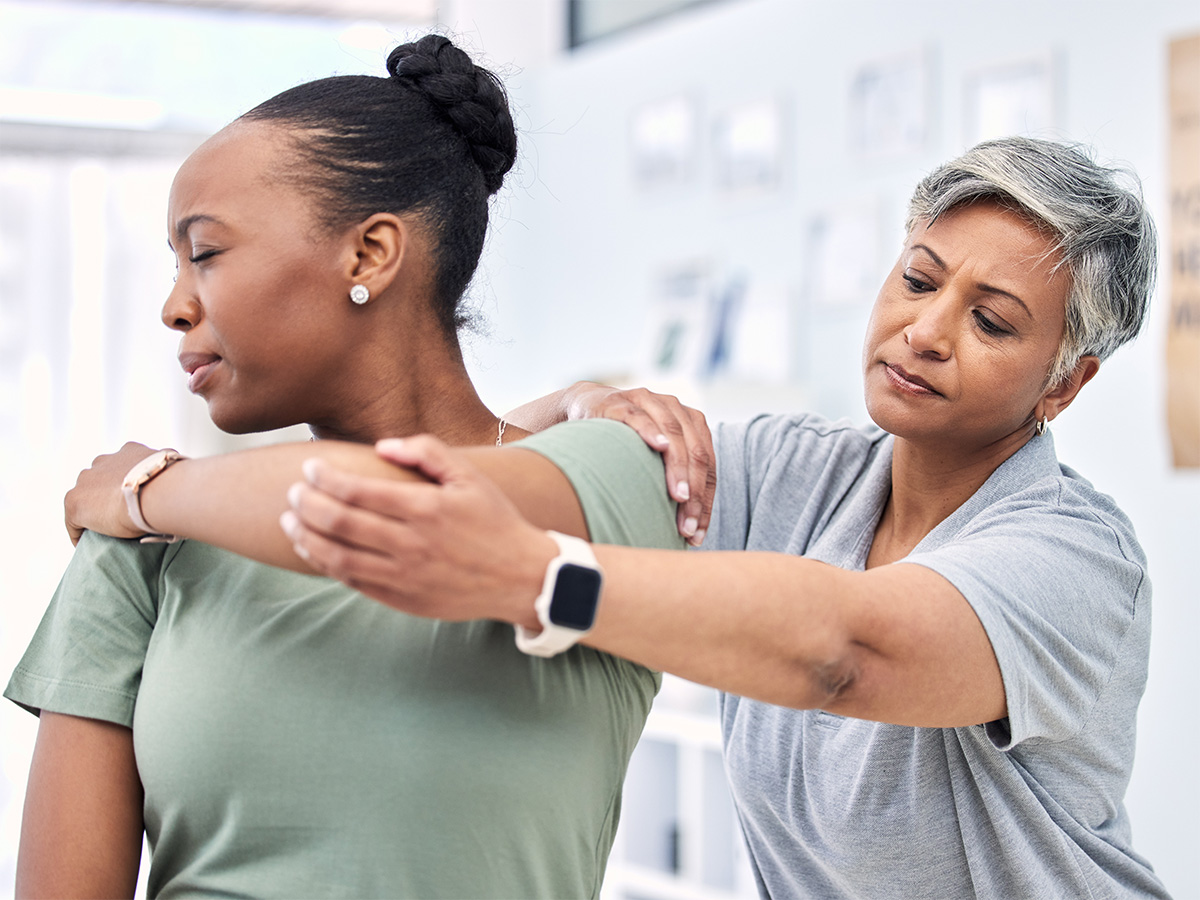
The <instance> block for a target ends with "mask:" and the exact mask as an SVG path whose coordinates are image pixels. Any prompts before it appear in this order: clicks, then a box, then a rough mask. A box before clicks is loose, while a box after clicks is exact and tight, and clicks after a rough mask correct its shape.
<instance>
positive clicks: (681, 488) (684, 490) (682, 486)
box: [675, 481, 692, 503]
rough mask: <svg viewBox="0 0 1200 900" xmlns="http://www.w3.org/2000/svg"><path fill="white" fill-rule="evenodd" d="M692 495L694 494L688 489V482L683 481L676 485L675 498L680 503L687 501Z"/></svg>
mask: <svg viewBox="0 0 1200 900" xmlns="http://www.w3.org/2000/svg"><path fill="white" fill-rule="evenodd" d="M690 496H692V492H691V491H690V490H689V489H688V483H687V482H686V481H681V482H679V484H677V485H675V499H676V500H678V501H679V502H680V503H683V502H684V501H686V500H687V499H688V498H689V497H690Z"/></svg>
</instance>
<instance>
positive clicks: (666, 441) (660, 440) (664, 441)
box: [654, 434, 671, 447]
mask: <svg viewBox="0 0 1200 900" xmlns="http://www.w3.org/2000/svg"><path fill="white" fill-rule="evenodd" d="M654 443H656V444H658V446H660V447H670V446H671V439H670V438H669V437H667V436H666V435H665V434H660V435H659V436H658V437H656V438H655V439H654Z"/></svg>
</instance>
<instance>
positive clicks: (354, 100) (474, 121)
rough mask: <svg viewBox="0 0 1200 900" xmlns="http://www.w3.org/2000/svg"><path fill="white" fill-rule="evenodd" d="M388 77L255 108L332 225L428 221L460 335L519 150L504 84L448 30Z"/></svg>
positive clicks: (438, 279) (408, 47)
mask: <svg viewBox="0 0 1200 900" xmlns="http://www.w3.org/2000/svg"><path fill="white" fill-rule="evenodd" d="M387 69H388V73H389V77H387V78H382V77H374V76H370V75H342V76H334V77H332V78H322V79H319V80H317V81H310V82H308V83H307V84H302V85H299V86H298V87H294V88H292V89H290V90H287V91H284V92H283V93H281V94H278V95H276V96H275V97H272V98H271V99H270V100H267V101H266V102H265V103H262V104H260V105H259V106H256V107H255V108H254V109H252V110H250V111H249V112H247V113H245V114H244V115H243V116H242V119H245V120H249V121H272V122H280V123H282V124H284V125H286V126H288V127H289V128H290V130H291V131H292V132H293V136H294V139H295V142H296V149H297V163H298V164H297V165H296V166H295V167H293V168H292V169H291V170H290V171H288V172H286V173H283V174H284V177H285V178H291V179H294V180H295V181H296V182H297V183H299V184H301V185H302V186H303V187H304V188H305V189H307V190H310V191H312V192H313V194H314V196H315V197H316V199H317V201H318V206H319V207H320V209H321V213H320V215H321V216H322V219H323V223H324V224H325V226H326V227H328V228H330V229H341V228H344V227H346V226H348V225H351V224H353V223H355V222H361V221H362V220H364V219H366V218H368V217H369V216H371V215H373V214H374V213H377V212H383V211H386V212H391V213H395V214H402V213H409V214H415V215H417V216H419V217H420V218H421V220H422V222H423V223H424V224H425V225H426V226H427V227H428V228H429V229H430V233H431V237H432V241H433V256H434V265H435V268H436V274H435V277H434V297H433V303H434V309H435V312H436V313H437V316H438V320H439V322H440V323H441V325H442V328H443V329H444V331H445V332H446V334H447V336H449V337H451V338H453V337H454V336H455V335H456V334H457V332H458V329H459V327H461V326H462V325H463V324H464V322H465V321H466V319H467V317H466V316H464V315H463V313H462V312H461V311H460V309H459V304H460V301H461V300H462V296H463V293H464V292H465V291H466V289H467V285H468V284H469V283H470V281H471V278H472V276H473V275H474V274H475V268H476V266H477V265H478V264H479V256H480V254H481V253H482V252H483V240H484V235H485V234H486V232H487V224H488V198H489V197H490V196H491V195H492V194H494V193H496V191H498V190H499V189H500V186H501V185H502V184H503V183H504V176H505V174H506V173H507V172H508V170H509V169H511V168H512V166H513V162H514V161H515V160H516V154H517V135H516V130H515V129H514V127H513V121H512V114H511V113H510V112H509V108H508V98H507V96H506V94H505V91H504V87H503V85H502V84H501V83H500V80H499V79H498V78H497V77H496V76H495V75H493V74H492V73H491V72H489V71H488V70H487V69H484V68H481V67H480V66H477V65H475V63H474V62H472V60H471V58H470V57H469V56H468V55H467V54H466V53H465V52H463V51H462V50H460V49H459V48H458V47H455V46H454V44H453V43H451V41H450V40H449V39H448V38H446V37H443V36H441V35H436V34H431V35H426V36H425V37H423V38H421V39H420V40H418V41H416V42H415V43H409V44H402V45H401V46H399V47H396V48H395V49H394V50H392V52H391V53H390V54H389V55H388V60H387Z"/></svg>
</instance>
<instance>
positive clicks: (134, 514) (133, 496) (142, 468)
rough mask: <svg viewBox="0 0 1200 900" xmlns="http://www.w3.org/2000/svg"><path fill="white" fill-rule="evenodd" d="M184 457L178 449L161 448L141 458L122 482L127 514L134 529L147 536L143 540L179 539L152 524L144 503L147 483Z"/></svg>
mask: <svg viewBox="0 0 1200 900" xmlns="http://www.w3.org/2000/svg"><path fill="white" fill-rule="evenodd" d="M182 459H184V456H183V454H181V453H179V452H178V451H176V450H169V449H168V450H159V451H157V452H156V453H151V454H150V455H149V456H147V457H145V458H144V459H142V460H139V461H138V462H137V463H136V464H135V465H134V466H133V468H131V469H130V470H129V472H128V473H127V474H126V475H125V478H124V480H123V481H122V482H121V494H122V496H123V497H124V500H125V512H126V515H128V517H129V521H130V523H131V524H132V526H133V530H135V531H140V532H142V533H143V534H145V535H146V536H147V537H146V538H144V539H143V540H163V541H175V540H178V539H177V538H175V537H174V536H171V535H165V534H162V533H161V532H160V531H159V530H158V529H156V528H155V527H154V526H153V525H151V524H150V522H149V521H148V520H147V519H146V516H145V512H144V510H143V506H142V503H143V500H144V495H145V493H146V492H147V490H148V489H147V485H149V484H151V483H153V482H154V480H155V479H156V478H157V477H158V476H160V475H161V474H162V473H163V472H165V471H166V470H167V469H168V468H169V467H171V466H172V465H173V464H175V463H177V462H179V461H180V460H182Z"/></svg>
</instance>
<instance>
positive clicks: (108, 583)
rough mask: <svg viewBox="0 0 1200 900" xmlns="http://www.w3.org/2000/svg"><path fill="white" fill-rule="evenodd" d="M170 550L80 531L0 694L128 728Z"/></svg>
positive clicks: (28, 704) (29, 705)
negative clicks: (43, 611) (42, 614)
mask: <svg viewBox="0 0 1200 900" xmlns="http://www.w3.org/2000/svg"><path fill="white" fill-rule="evenodd" d="M168 550H169V548H168V546H167V545H165V544H140V543H138V542H137V541H123V540H117V539H115V538H109V537H104V536H102V535H98V534H94V533H92V532H84V534H83V537H82V538H81V539H80V541H79V545H78V546H77V547H76V549H75V555H74V556H73V557H72V558H71V562H70V564H69V565H68V566H67V571H66V573H65V574H64V575H63V577H62V581H60V582H59V585H58V589H57V590H56V591H55V592H54V597H53V598H52V599H51V601H50V605H49V607H48V608H47V609H46V613H45V615H44V616H43V617H42V621H41V624H40V625H39V626H38V628H37V631H36V632H34V635H33V640H32V641H31V642H30V644H29V647H28V649H26V651H25V655H24V656H23V657H22V658H21V661H20V663H19V664H18V665H17V668H16V670H15V671H14V672H13V675H12V678H11V679H10V680H9V682H8V687H7V688H6V689H5V691H4V696H5V697H7V698H9V699H10V700H12V701H13V702H15V703H18V704H20V705H21V706H23V707H25V708H26V709H28V710H30V711H31V712H34V713H39V712H40V711H41V710H48V711H50V712H56V713H65V714H68V715H73V716H83V717H86V718H90V719H101V720H103V721H106V722H114V723H116V724H119V725H126V726H130V727H132V725H133V708H134V703H135V701H136V699H137V693H138V688H139V686H140V684H141V679H142V665H143V663H144V661H145V657H146V649H147V646H148V645H149V642H150V635H151V633H152V631H153V629H154V622H155V619H156V616H157V609H158V604H157V596H158V585H159V575H160V571H161V569H162V565H163V561H164V557H165V555H166V553H167V552H168Z"/></svg>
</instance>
